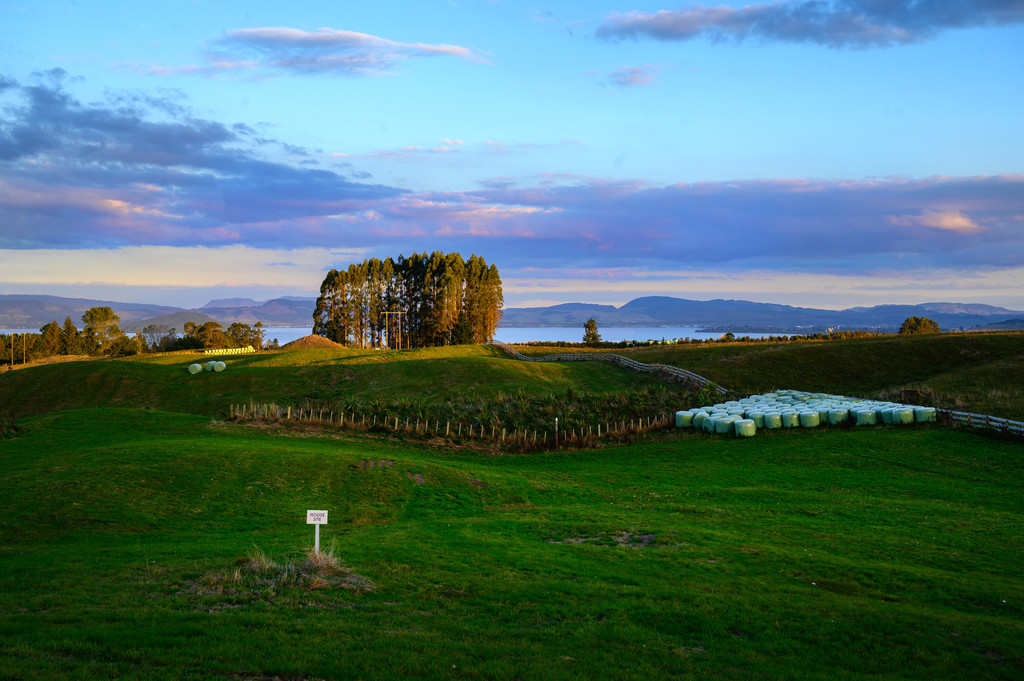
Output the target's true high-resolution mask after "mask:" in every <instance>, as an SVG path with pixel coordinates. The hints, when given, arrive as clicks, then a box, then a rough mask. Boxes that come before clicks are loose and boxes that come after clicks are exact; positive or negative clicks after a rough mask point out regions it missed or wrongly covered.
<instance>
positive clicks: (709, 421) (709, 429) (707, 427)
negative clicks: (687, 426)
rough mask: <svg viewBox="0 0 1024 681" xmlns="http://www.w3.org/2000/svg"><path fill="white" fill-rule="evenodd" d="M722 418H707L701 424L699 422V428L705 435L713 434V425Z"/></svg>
mask: <svg viewBox="0 0 1024 681" xmlns="http://www.w3.org/2000/svg"><path fill="white" fill-rule="evenodd" d="M723 418H725V417H724V416H709V417H707V418H706V419H704V421H703V422H701V424H700V427H701V428H702V429H703V430H704V432H705V433H713V432H715V424H716V423H718V421H720V420H721V419H723Z"/></svg>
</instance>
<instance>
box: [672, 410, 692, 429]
mask: <svg viewBox="0 0 1024 681" xmlns="http://www.w3.org/2000/svg"><path fill="white" fill-rule="evenodd" d="M692 423H693V414H691V413H690V412H688V411H677V412H676V428H687V427H689V426H690V425H691V424H692Z"/></svg>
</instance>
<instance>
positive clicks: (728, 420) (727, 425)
mask: <svg viewBox="0 0 1024 681" xmlns="http://www.w3.org/2000/svg"><path fill="white" fill-rule="evenodd" d="M739 420H740V419H739V418H737V417H735V416H726V417H725V418H723V419H718V420H717V421H716V422H715V432H716V433H718V434H722V433H731V432H732V431H733V425H732V424H734V423H736V422H737V421H739Z"/></svg>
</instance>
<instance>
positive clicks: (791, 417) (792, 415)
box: [782, 411, 800, 428]
mask: <svg viewBox="0 0 1024 681" xmlns="http://www.w3.org/2000/svg"><path fill="white" fill-rule="evenodd" d="M799 425H800V417H799V416H798V415H797V413H796V412H795V411H784V412H782V427H783V428H796V427H797V426H799Z"/></svg>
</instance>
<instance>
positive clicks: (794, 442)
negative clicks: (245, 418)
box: [0, 334, 1024, 681]
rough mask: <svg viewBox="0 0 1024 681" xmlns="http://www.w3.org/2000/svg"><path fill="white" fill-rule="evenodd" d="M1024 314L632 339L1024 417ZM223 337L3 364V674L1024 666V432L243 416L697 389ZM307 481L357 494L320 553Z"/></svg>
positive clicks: (797, 381) (551, 674)
mask: <svg viewBox="0 0 1024 681" xmlns="http://www.w3.org/2000/svg"><path fill="white" fill-rule="evenodd" d="M1022 338H1024V336H1022V335H1020V334H985V335H973V334H972V335H969V336H967V335H957V336H945V335H944V336H939V337H931V338H926V339H906V338H904V339H877V340H875V339H873V340H868V341H839V342H833V343H799V344H790V345H782V346H760V345H751V346H745V345H717V344H716V345H708V346H700V347H692V348H691V347H684V348H649V349H642V350H636V351H634V353H635V354H634V355H633V356H635V357H636V358H637V359H639V360H641V361H647V362H652V361H659V362H667V363H672V364H678V365H679V366H684V367H686V368H689V369H691V370H695V371H697V372H698V373H701V374H704V375H707V376H709V377H711V378H713V379H715V380H718V381H720V382H721V383H722V384H723V385H726V386H728V387H730V388H734V389H740V390H744V391H749V392H759V391H762V390H764V389H767V388H771V387H786V388H797V389H808V390H826V391H828V392H841V393H845V394H867V395H871V394H880V393H886V392H893V391H899V390H902V389H905V388H908V387H916V388H927V389H928V390H930V391H931V392H932V393H934V395H936V396H940V397H941V396H943V395H945V396H947V397H946V398H944V399H950V400H954V399H955V400H960V403H959V404H957V405H956V406H960V407H966V408H969V409H970V410H972V411H981V412H983V413H985V412H987V413H992V414H996V415H1005V416H1010V417H1011V418H1021V417H1022V416H1024V409H1022V408H1021V401H1022V398H1021V393H1020V390H1021V388H1020V385H1021V384H1022V383H1024V381H1022V380H1021V378H1022V376H1021V372H1022V369H1024V354H1022V349H1021V344H1022V340H1021V339H1022ZM202 359H203V358H202V357H201V356H199V355H189V354H175V355H148V356H144V357H137V358H130V359H128V360H109V361H94V362H75V363H67V364H61V365H53V366H39V367H30V368H27V369H22V370H19V371H14V372H8V373H5V374H3V375H0V405H2V406H0V500H2V501H0V510H2V513H0V679H7V678H17V679H52V678H76V679H101V678H102V679H106V678H115V677H116V678H139V679H206V678H209V679H232V680H237V679H260V680H261V681H262V680H269V679H275V678H278V679H289V680H290V681H298V680H305V679H320V678H346V679H348V678H352V679H394V678H408V677H416V678H466V677H469V678H478V679H512V678H524V679H561V678H595V679H598V678H600V679H612V678H614V679H645V681H649V680H650V679H661V678H681V677H682V678H689V677H693V678H736V677H742V678H754V679H777V678H796V679H800V678H803V679H867V678H877V677H879V676H884V677H886V678H897V679H924V678H927V679H936V678H949V679H953V678H972V679H973V678H991V679H1003V678H1005V679H1016V678H1020V677H1021V676H1022V675H1024V653H1022V652H1021V651H1024V567H1022V564H1021V561H1020V556H1021V555H1024V538H1022V532H1021V528H1022V527H1024V497H1022V496H1021V494H1020V491H1021V489H1022V483H1024V459H1022V458H1021V456H1020V452H1021V445H1020V441H1019V440H1008V439H1000V438H997V437H994V436H991V437H990V436H986V435H983V434H977V433H970V432H964V431H953V430H947V429H943V428H941V427H938V426H911V427H907V428H884V427H878V428H874V427H868V428H864V427H859V428H830V429H814V430H805V429H793V430H784V431H772V432H764V433H760V434H759V435H758V436H757V437H756V438H753V439H743V440H740V439H733V438H723V437H721V436H705V435H703V434H701V433H697V432H694V431H671V432H667V433H661V434H656V435H654V436H652V437H649V438H648V439H647V440H646V441H644V442H642V443H639V444H633V445H628V446H610V447H605V448H600V449H589V450H583V451H563V452H553V453H532V454H528V455H519V454H513V453H509V452H505V453H503V454H501V455H497V454H496V453H494V452H486V451H479V450H472V449H466V448H461V447H454V446H439V445H431V444H429V443H427V442H425V441H423V442H417V441H412V440H404V441H403V440H401V439H396V438H394V437H382V436H377V435H373V434H368V433H359V432H349V433H345V432H340V431H326V430H322V429H316V428H311V427H303V426H291V427H287V428H278V427H274V426H272V425H269V426H268V425H266V424H258V423H257V424H248V425H247V424H237V423H227V422H225V421H224V420H223V416H224V415H225V414H226V413H227V411H228V405H229V404H231V403H232V402H236V403H237V402H247V401H249V400H252V399H256V400H259V401H264V402H278V403H281V404H288V403H292V404H297V403H302V402H306V403H340V402H345V401H347V402H353V401H355V402H360V403H362V404H365V405H372V404H374V403H376V404H378V405H380V404H385V405H386V404H389V403H390V401H396V402H400V403H406V402H408V403H409V404H411V405H413V406H414V407H415V408H424V409H427V410H433V413H440V412H441V411H443V410H445V409H451V408H458V409H461V408H468V407H466V405H472V404H477V403H481V404H483V405H484V406H483V407H481V409H484V408H486V409H490V410H491V411H492V412H493V413H495V414H499V415H503V416H504V415H508V414H511V413H512V412H513V411H514V410H515V409H519V408H521V409H523V410H525V411H529V412H530V413H534V412H536V413H537V414H542V415H543V416H544V418H547V417H549V416H550V415H551V414H554V413H555V411H559V409H561V410H562V411H560V412H559V413H562V414H563V415H564V414H565V413H567V412H569V411H571V410H572V409H580V408H581V406H586V407H587V408H588V409H594V410H601V411H603V410H614V409H619V408H634V407H637V405H638V404H639V403H640V402H641V401H642V400H648V399H649V400H651V401H650V402H649V403H648V404H647V405H646V407H650V406H651V405H652V404H654V403H655V402H656V401H657V400H658V399H662V398H664V399H666V400H669V401H670V400H672V399H675V398H676V397H678V398H679V399H680V400H684V399H689V398H691V397H692V395H689V394H688V393H686V391H685V390H683V389H682V388H680V387H678V386H667V387H665V386H663V385H662V384H661V383H659V382H658V381H657V380H656V379H655V378H653V377H650V376H645V375H641V374H633V373H629V372H625V371H622V370H620V369H618V368H616V367H613V366H609V365H605V364H598V363H582V362H581V363H567V364H548V363H543V364H535V363H526V362H516V361H513V360H509V359H506V358H504V356H503V355H501V354H500V352H499V351H497V350H496V349H494V348H445V349H430V350H417V351H405V352H401V353H395V352H391V353H387V352H379V351H360V350H304V351H290V352H289V351H280V352H270V353H260V354H257V355H248V356H244V357H237V358H231V359H230V360H229V361H228V365H229V367H228V370H227V371H225V372H223V373H202V374H199V375H196V376H190V375H188V374H187V372H186V371H185V368H186V367H187V365H188V364H189V363H191V362H193V361H198V360H202ZM658 395H660V397H658ZM623 402H625V403H627V404H626V405H623V404H622V403H623ZM517 405H518V406H517ZM979 405H980V406H979ZM1007 405H1008V406H1007ZM680 406H689V405H688V404H684V405H680ZM474 408H475V407H474ZM637 408H638V407H637ZM549 409H553V410H555V411H551V412H550V413H548V411H547V410H549ZM531 410H532V411H531ZM1001 410H1002V411H1001ZM563 418H564V416H563ZM310 508H325V509H328V510H329V511H330V524H329V525H327V526H325V527H324V528H323V535H322V542H323V543H324V544H325V545H326V546H327V547H330V548H331V550H332V551H333V555H334V557H335V558H336V559H337V561H338V564H337V565H326V566H324V565H319V566H317V565H311V564H310V563H309V562H308V560H307V559H308V554H309V549H310V548H311V545H312V535H313V532H312V528H310V527H308V526H307V525H305V511H306V510H307V509H310Z"/></svg>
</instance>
